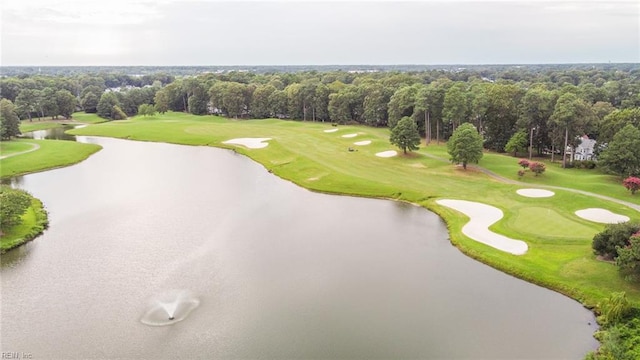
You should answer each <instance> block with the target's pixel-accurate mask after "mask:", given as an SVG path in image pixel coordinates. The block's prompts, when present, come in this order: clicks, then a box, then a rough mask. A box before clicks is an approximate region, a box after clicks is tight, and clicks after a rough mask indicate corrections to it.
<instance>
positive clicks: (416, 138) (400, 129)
mask: <svg viewBox="0 0 640 360" xmlns="http://www.w3.org/2000/svg"><path fill="white" fill-rule="evenodd" d="M389 142H390V143H391V144H392V145H396V146H397V147H399V148H400V149H402V151H404V153H405V154H406V153H407V150H409V151H413V150H418V145H420V133H418V126H417V125H416V122H415V121H413V119H412V118H410V117H408V116H405V117H403V118H402V119H400V121H398V124H397V125H396V126H395V127H394V128H393V129H391V136H390V137H389Z"/></svg>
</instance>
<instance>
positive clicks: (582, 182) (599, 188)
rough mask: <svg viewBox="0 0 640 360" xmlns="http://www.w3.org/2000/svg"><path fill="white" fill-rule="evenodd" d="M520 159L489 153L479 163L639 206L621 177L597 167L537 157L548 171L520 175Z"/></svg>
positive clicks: (439, 151)
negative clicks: (564, 164) (571, 165)
mask: <svg viewBox="0 0 640 360" xmlns="http://www.w3.org/2000/svg"><path fill="white" fill-rule="evenodd" d="M427 152H428V153H429V154H433V155H437V156H442V157H445V158H448V155H447V148H446V146H444V145H440V146H437V145H430V146H429V148H428V149H427ZM520 159H521V158H520V157H513V156H511V155H510V154H496V153H491V152H487V153H485V154H484V155H483V157H482V160H480V165H481V166H482V167H484V168H486V169H488V170H491V171H493V172H494V173H496V174H498V175H500V176H503V177H505V178H508V179H511V180H516V181H521V182H524V183H527V184H531V185H545V186H546V185H549V186H561V187H568V188H573V189H578V190H583V191H588V192H593V193H596V194H601V195H606V196H610V197H613V198H616V199H620V200H624V201H628V202H631V203H634V204H639V205H640V196H634V195H631V193H630V192H629V191H628V190H627V189H625V188H624V187H623V186H622V179H621V178H620V177H619V176H615V175H609V174H604V173H603V172H602V171H601V170H600V169H598V168H596V169H576V168H571V169H569V168H568V169H563V168H562V163H561V162H559V161H558V160H556V161H555V162H551V160H550V159H548V158H535V157H534V158H533V159H532V161H539V162H543V163H544V164H545V165H546V171H545V172H544V173H543V174H542V175H540V176H535V174H533V173H531V172H530V171H527V173H526V175H525V176H523V177H522V178H519V177H518V170H522V168H521V167H520V166H519V165H518V160H520ZM578 179H579V180H578Z"/></svg>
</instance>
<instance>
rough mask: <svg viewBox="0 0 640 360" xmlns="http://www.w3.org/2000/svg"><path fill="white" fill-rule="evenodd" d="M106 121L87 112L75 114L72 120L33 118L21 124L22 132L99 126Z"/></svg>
mask: <svg viewBox="0 0 640 360" xmlns="http://www.w3.org/2000/svg"><path fill="white" fill-rule="evenodd" d="M105 121H106V120H105V119H103V118H101V117H99V116H98V115H96V114H87V113H85V112H75V113H73V115H72V116H71V118H70V119H53V120H52V119H51V118H41V119H38V118H33V119H32V120H22V121H21V122H20V132H21V133H26V132H29V131H37V130H46V129H55V128H61V127H63V126H65V125H80V124H97V123H101V122H105Z"/></svg>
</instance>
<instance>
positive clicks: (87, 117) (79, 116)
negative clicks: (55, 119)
mask: <svg viewBox="0 0 640 360" xmlns="http://www.w3.org/2000/svg"><path fill="white" fill-rule="evenodd" d="M71 119H72V120H74V121H77V122H80V123H83V124H97V123H101V122H105V121H107V120H106V119H103V118H101V117H100V116H98V115H96V114H87V113H86V112H84V111H78V112H75V113H73V115H71Z"/></svg>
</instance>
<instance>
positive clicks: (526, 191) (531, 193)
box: [516, 189, 556, 198]
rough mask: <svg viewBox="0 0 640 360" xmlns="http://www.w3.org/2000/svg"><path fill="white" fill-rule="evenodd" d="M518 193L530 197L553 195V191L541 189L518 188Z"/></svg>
mask: <svg viewBox="0 0 640 360" xmlns="http://www.w3.org/2000/svg"><path fill="white" fill-rule="evenodd" d="M516 192H517V193H518V195H522V196H526V197H530V198H544V197H551V196H553V195H555V194H556V193H554V192H553V191H549V190H542V189H520V190H517V191H516Z"/></svg>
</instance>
